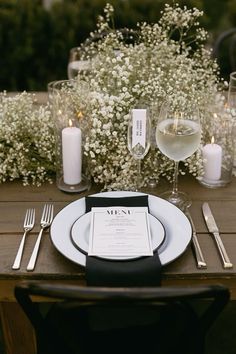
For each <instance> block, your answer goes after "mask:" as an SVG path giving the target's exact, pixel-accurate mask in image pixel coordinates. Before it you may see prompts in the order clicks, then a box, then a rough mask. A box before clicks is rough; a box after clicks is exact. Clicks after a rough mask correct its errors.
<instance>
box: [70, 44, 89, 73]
mask: <svg viewBox="0 0 236 354" xmlns="http://www.w3.org/2000/svg"><path fill="white" fill-rule="evenodd" d="M88 71H90V60H89V59H88V58H86V57H85V53H84V51H83V50H82V49H81V48H80V47H74V48H71V50H70V55H69V61H68V66H67V76H68V78H69V79H75V78H76V77H77V76H78V75H79V74H85V75H86V73H87V72H88Z"/></svg>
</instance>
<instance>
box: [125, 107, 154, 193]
mask: <svg viewBox="0 0 236 354" xmlns="http://www.w3.org/2000/svg"><path fill="white" fill-rule="evenodd" d="M150 135H151V123H150V117H149V111H148V110H147V109H144V108H136V109H131V111H130V118H129V122H128V132H127V141H128V149H129V151H130V153H131V155H132V156H133V158H134V159H135V160H137V179H136V188H135V190H136V191H139V190H140V189H141V187H142V178H141V177H142V175H141V160H142V159H143V158H144V156H145V155H146V154H147V153H148V150H149V148H150Z"/></svg>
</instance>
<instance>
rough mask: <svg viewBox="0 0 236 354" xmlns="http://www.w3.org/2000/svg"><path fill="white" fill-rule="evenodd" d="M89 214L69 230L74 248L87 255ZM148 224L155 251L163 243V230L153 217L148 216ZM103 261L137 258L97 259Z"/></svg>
mask: <svg viewBox="0 0 236 354" xmlns="http://www.w3.org/2000/svg"><path fill="white" fill-rule="evenodd" d="M91 215H92V214H91V212H89V213H86V214H84V215H82V216H81V217H80V218H79V219H77V220H76V221H75V222H74V224H73V225H72V228H71V239H72V242H73V243H74V245H75V247H76V248H78V249H79V250H80V251H81V252H82V253H84V254H88V248H89V233H90V223H91ZM149 224H150V231H151V239H152V248H153V251H155V250H156V249H157V248H158V247H160V245H161V244H162V243H163V241H164V238H165V230H164V227H163V225H162V224H161V222H160V221H159V220H157V218H155V217H154V216H153V215H151V214H149ZM99 258H105V259H114V260H125V259H134V258H138V257H137V256H129V257H122V256H117V257H114V256H113V257H108V256H106V257H105V256H104V257H101V256H100V257H99Z"/></svg>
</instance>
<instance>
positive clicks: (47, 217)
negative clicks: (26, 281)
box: [26, 204, 53, 271]
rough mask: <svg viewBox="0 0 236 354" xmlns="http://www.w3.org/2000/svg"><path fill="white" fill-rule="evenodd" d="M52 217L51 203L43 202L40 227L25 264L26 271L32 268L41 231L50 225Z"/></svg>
mask: <svg viewBox="0 0 236 354" xmlns="http://www.w3.org/2000/svg"><path fill="white" fill-rule="evenodd" d="M52 219H53V205H52V204H45V205H44V208H43V213H42V217H41V221H40V226H41V229H40V232H39V235H38V238H37V240H36V243H35V246H34V249H33V252H32V255H31V257H30V260H29V263H28V265H27V268H26V269H27V271H30V270H34V267H35V264H36V260H37V255H38V251H39V246H40V241H41V238H42V234H43V231H44V230H45V229H47V228H48V227H49V226H50V225H51V223H52Z"/></svg>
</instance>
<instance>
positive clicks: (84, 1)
mask: <svg viewBox="0 0 236 354" xmlns="http://www.w3.org/2000/svg"><path fill="white" fill-rule="evenodd" d="M44 1H45V0H44ZM106 2H107V1H106V0H64V1H63V0H61V1H60V0H56V1H55V0H54V2H53V4H52V5H51V6H50V7H49V8H46V7H45V6H43V0H0V63H1V65H0V67H1V70H0V90H7V91H16V90H17V91H22V90H27V91H33V90H46V89H47V83H48V82H50V81H53V80H58V79H66V78H67V62H68V56H69V50H70V48H72V47H75V46H78V45H79V44H80V43H81V42H83V41H84V40H85V39H86V38H87V37H88V36H89V33H90V32H91V31H93V30H94V29H95V27H96V22H97V16H98V15H99V14H102V12H103V8H104V5H105V4H106ZM109 2H110V3H111V4H113V5H114V7H115V23H116V27H117V28H121V27H129V28H132V27H135V25H136V23H137V22H142V21H146V22H157V21H158V19H159V17H160V11H161V10H162V9H163V7H164V4H165V3H170V4H172V3H173V0H145V1H144V0H110V1H109ZM178 3H179V4H180V5H187V7H193V6H195V7H197V8H199V9H200V10H203V11H204V16H203V17H202V18H201V24H202V25H203V26H204V27H205V29H207V30H208V32H209V40H208V41H209V42H208V45H209V46H212V45H213V44H214V41H215V40H216V38H217V36H218V35H219V34H220V33H222V31H225V30H227V29H229V28H232V27H236V1H235V0H185V1H184V0H179V1H178ZM229 72H230V68H229V67H228V65H227V63H226V64H225V65H224V67H223V69H222V73H221V74H222V76H224V77H225V78H226V79H227V76H228V74H229Z"/></svg>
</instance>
